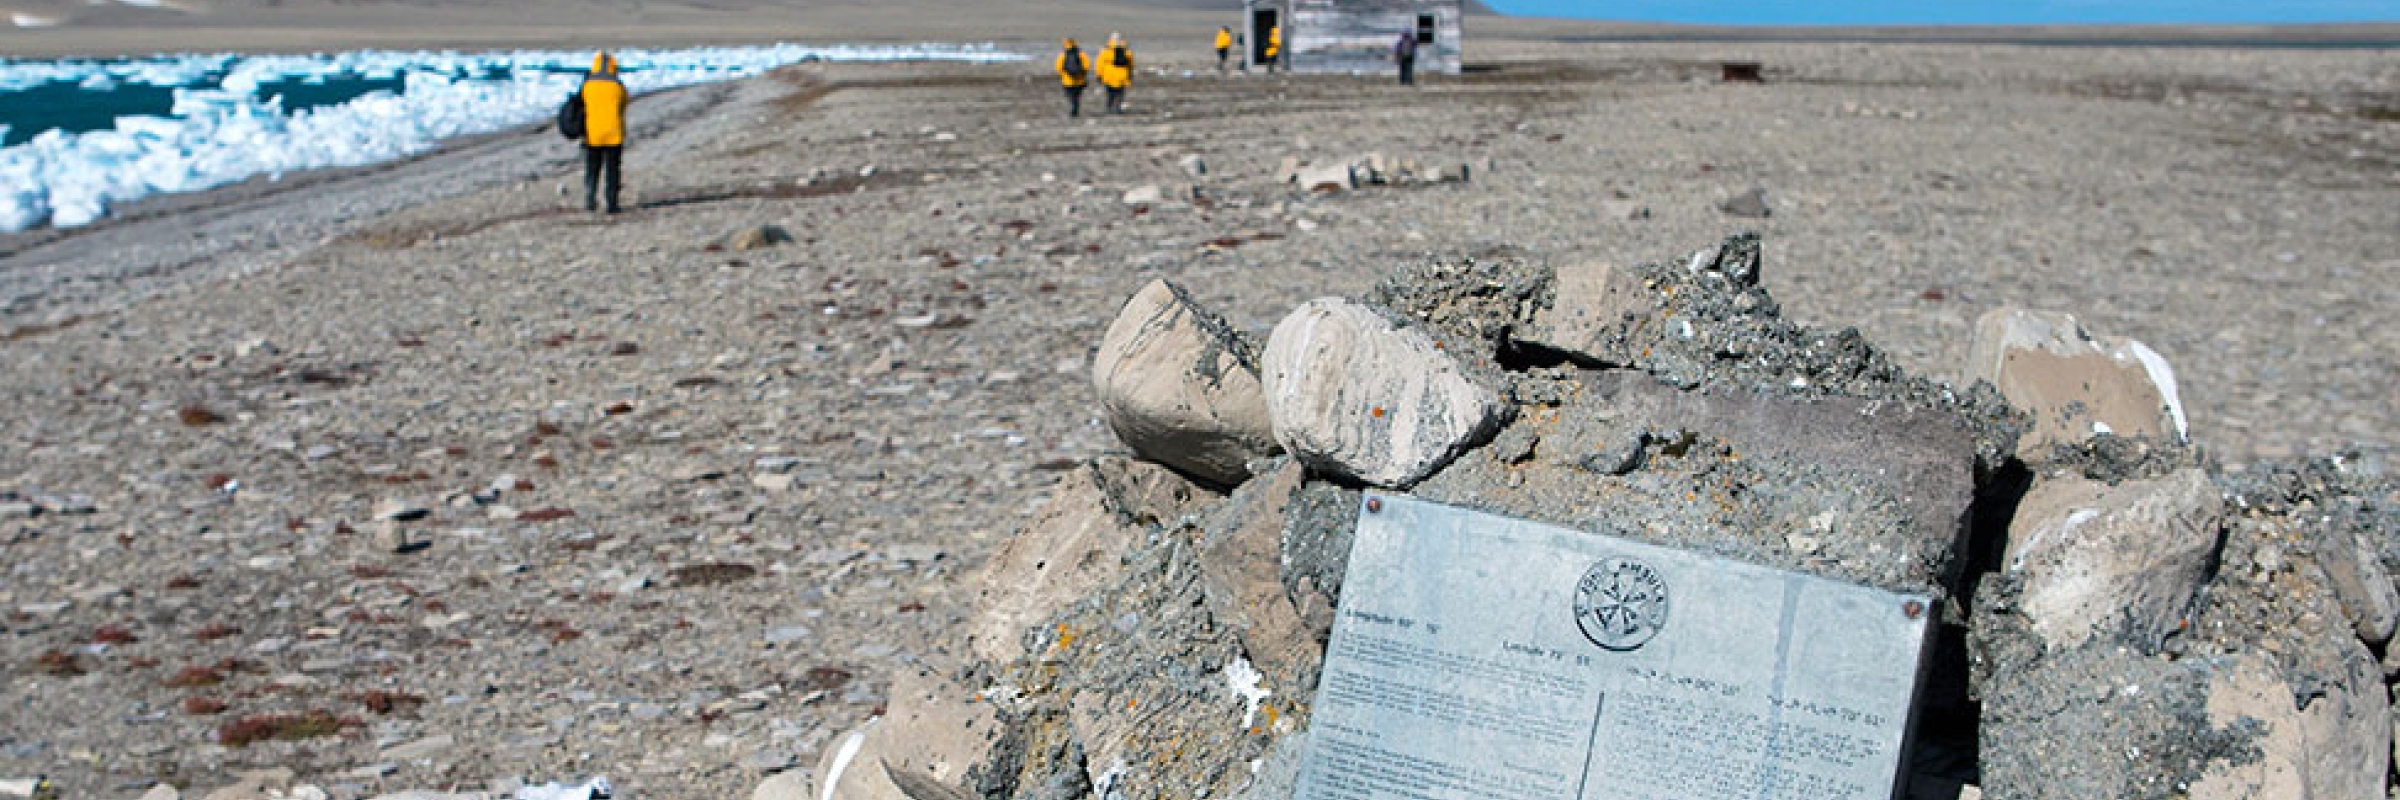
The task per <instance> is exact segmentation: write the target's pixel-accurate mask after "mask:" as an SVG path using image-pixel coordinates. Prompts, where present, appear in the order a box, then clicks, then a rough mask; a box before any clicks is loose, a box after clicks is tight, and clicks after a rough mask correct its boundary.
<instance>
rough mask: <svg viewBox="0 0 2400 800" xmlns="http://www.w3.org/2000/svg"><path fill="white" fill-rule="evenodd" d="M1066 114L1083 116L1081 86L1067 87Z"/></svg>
mask: <svg viewBox="0 0 2400 800" xmlns="http://www.w3.org/2000/svg"><path fill="white" fill-rule="evenodd" d="M1067 116H1070V117H1080V116H1083V87H1081V86H1069V87H1067Z"/></svg>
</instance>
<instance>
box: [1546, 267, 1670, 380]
mask: <svg viewBox="0 0 2400 800" xmlns="http://www.w3.org/2000/svg"><path fill="white" fill-rule="evenodd" d="M1551 287H1552V289H1551V300H1550V304H1549V305H1548V306H1545V307H1542V308H1540V309H1538V310H1536V311H1535V312H1534V315H1533V325H1532V326H1530V328H1529V329H1528V330H1526V331H1524V332H1521V333H1518V334H1516V336H1517V338H1518V340H1519V341H1522V342H1524V343H1527V344H1532V345H1537V346H1540V347H1544V348H1548V349H1551V350H1556V351H1558V352H1560V353H1564V354H1566V355H1567V356H1568V357H1569V358H1572V359H1574V360H1576V361H1578V362H1582V363H1586V364H1589V365H1593V366H1609V365H1614V366H1631V365H1633V364H1634V363H1636V362H1637V361H1638V360H1639V359H1640V358H1641V356H1642V354H1643V353H1644V352H1645V351H1647V350H1649V349H1650V347H1651V346H1652V344H1653V343H1655V342H1656V341H1657V340H1658V339H1659V337H1661V336H1664V335H1665V334H1666V330H1667V326H1666V323H1665V320H1663V319H1661V318H1660V314H1659V312H1660V311H1661V310H1662V309H1663V308H1664V304H1663V302H1662V298H1661V297H1660V296H1659V294H1658V292H1656V291H1655V290H1652V289H1651V288H1650V287H1648V286H1646V285H1645V284H1644V282H1643V281H1642V280H1641V279H1640V278H1639V277H1637V276H1636V275H1635V274H1633V272H1632V271H1631V270H1626V269H1621V268H1619V267H1617V266H1616V265H1614V264H1611V263H1609V262H1605V261H1589V260H1586V261H1577V262H1572V263H1569V264H1565V265H1562V266H1560V267H1558V270H1557V272H1556V277H1555V278H1554V280H1553V281H1552V283H1551Z"/></svg>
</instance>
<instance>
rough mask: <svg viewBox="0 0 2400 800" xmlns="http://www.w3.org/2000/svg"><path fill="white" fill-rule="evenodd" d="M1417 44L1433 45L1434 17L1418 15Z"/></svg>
mask: <svg viewBox="0 0 2400 800" xmlns="http://www.w3.org/2000/svg"><path fill="white" fill-rule="evenodd" d="M1417 44H1433V15H1432V14H1418V15H1417Z"/></svg>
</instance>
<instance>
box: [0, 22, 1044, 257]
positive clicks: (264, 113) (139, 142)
mask: <svg viewBox="0 0 2400 800" xmlns="http://www.w3.org/2000/svg"><path fill="white" fill-rule="evenodd" d="M616 55H617V57H618V62H619V63H620V65H621V70H622V80H623V81H624V82H625V87H626V88H627V89H628V90H630V91H632V92H634V93H636V94H640V93H643V92H653V91H658V90H661V89H669V88H674V87H678V86H688V85H692V84H697V83H708V82H713V81H722V80H730V79H734V78H744V77H749V76H752V75H757V74H759V73H762V72H765V71H767V70H770V69H774V68H776V67H780V66H784V65H787V64H794V63H799V62H804V61H935V60H939V61H968V62H978V63H988V62H998V61H1016V60H1022V59H1023V58H1024V56H1022V55H1018V54H1015V53H1009V52H1005V51H1001V50H997V49H994V48H992V47H991V46H989V45H984V46H957V45H934V44H927V45H915V46H874V47H867V46H846V45H836V46H826V47H808V46H800V45H792V44H778V45H771V46H759V47H703V48H691V49H683V50H627V51H624V52H621V53H617V54H616ZM591 57H592V54H591V53H590V52H589V51H533V50H520V51H513V52H491V53H456V52H440V53H433V52H395V51H357V52H348V53H337V54H331V55H310V56H253V57H244V56H235V55H227V54H217V55H184V56H162V57H158V58H153V59H143V60H135V61H119V62H99V61H39V62H35V61H11V60H0V92H10V91H19V90H23V89H27V88H30V87H34V86H39V85H43V84H46V83H51V82H58V81H65V82H73V83H76V84H78V85H88V86H94V87H98V86H113V85H117V84H124V83H133V84H144V85H149V86H163V87H173V88H174V98H175V100H174V108H173V110H172V112H170V113H171V116H168V117H157V116H124V117H118V118H117V123H116V127H115V128H114V129H112V130H95V131H87V132H84V133H75V134H71V133H66V132H63V131H59V130H55V129H54V130H50V131H45V132H43V133H40V134H37V135H35V136H34V137H33V138H32V139H31V140H29V141H26V142H24V143H21V144H17V145H14V146H11V147H7V148H4V149H0V232H13V231H20V230H24V229H26V228H30V227H33V226H35V225H39V224H42V223H43V222H45V221H46V222H48V223H49V224H50V225H52V226H54V227H59V228H72V227H77V226H82V225H88V224H91V223H92V222H93V221H96V220H98V219H100V218H101V217H103V216H105V215H106V214H107V212H108V207H109V206H110V205H111V204H116V203H124V202H127V201H131V200H134V199H137V198H141V197H146V196H149V195H152V194H159V193H165V192H188V191H197V190H201V189H208V188H213V187H217V186H223V185H225V184H229V183H235V182H238V181H241V180H244V179H247V178H250V177H251V176H254V175H269V176H276V177H280V176H281V175H282V174H283V173H285V172H288V171H295V170H303V169H313V168H318V167H350V166H361V165H366V164H374V163H379V162H383V161H390V160H393V159H397V158H402V157H405V156H410V155H415V154H417V153H422V152H425V151H427V150H430V149H432V148H433V147H434V146H435V145H436V144H438V143H440V142H441V140H443V139H446V138H449V137H453V136H460V135H466V134H475V133H488V132H491V131H496V130H500V129H503V128H508V127H512V126H516V125H524V124H529V123H533V122H537V121H540V120H543V119H547V118H548V117H549V115H550V114H552V113H553V112H555V111H556V110H557V108H558V105H559V103H560V102H562V101H564V100H565V99H566V97H567V95H569V94H571V93H573V92H574V91H575V88H576V86H577V85H578V84H579V83H580V81H581V72H580V70H582V69H583V68H584V67H586V66H588V65H589V64H590V63H591ZM219 75H221V76H222V79H221V80H218V81H217V85H216V87H215V88H194V87H195V86H199V85H205V84H206V83H207V82H208V81H210V79H212V78H214V77H216V76H219ZM329 76H343V77H362V78H398V79H400V80H401V81H402V82H403V87H404V91H403V92H402V93H400V94H398V95H394V94H392V93H390V92H386V91H376V92H369V93H367V94H364V95H361V96H359V97H357V98H355V99H353V100H351V101H349V102H346V103H342V104H339V105H332V106H323V107H318V108H311V109H306V110H301V111H297V112H287V111H285V110H284V108H283V103H282V97H281V96H279V95H278V96H269V97H260V96H258V92H259V89H260V87H261V86H262V85H265V84H269V83H273V82H277V81H286V80H298V81H302V82H307V83H321V82H323V81H324V80H325V79H326V78H327V77H329Z"/></svg>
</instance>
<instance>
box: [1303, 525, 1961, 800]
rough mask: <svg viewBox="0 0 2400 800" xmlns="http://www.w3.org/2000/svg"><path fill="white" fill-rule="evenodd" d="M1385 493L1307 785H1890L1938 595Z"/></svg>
mask: <svg viewBox="0 0 2400 800" xmlns="http://www.w3.org/2000/svg"><path fill="white" fill-rule="evenodd" d="M1372 499H1373V500H1374V501H1375V502H1372V503H1367V504H1363V506H1362V509H1361V511H1360V515H1359V524H1358V533H1357V537H1356V539H1355V540H1354V542H1353V544H1352V549H1351V555H1350V565H1349V572H1348V575H1347V576H1346V577H1345V578H1344V581H1343V591H1342V599H1341V607H1340V608H1339V609H1338V615H1337V617H1336V620H1335V623H1334V630H1333V638H1332V641H1331V643H1330V644H1329V646H1328V648H1327V651H1326V658H1325V667H1324V672H1323V675H1322V677H1321V678H1320V680H1319V683H1318V694H1317V701H1316V710H1315V714H1314V717H1313V721H1312V723H1311V728H1312V733H1311V734H1310V741H1309V750H1308V753H1307V755H1306V757H1305V758H1304V759H1303V762H1302V765H1301V770H1300V776H1299V783H1298V786H1297V787H1296V791H1295V798H1296V800H1477V799H1478V798H1497V799H1498V800H1556V799H1557V798H1572V799H1573V800H1685V798H1695V799H1697V800H1766V799H1768V798H1791V799H1792V800H1799V799H1800V798H1808V799H1809V800H1819V799H1820V798H1838V799H1841V800H1870V799H1871V800H1886V799H1888V798H1891V797H1893V796H1894V795H1895V793H1896V792H1897V790H1898V788H1899V786H1898V784H1899V781H1898V776H1899V769H1900V765H1901V764H1902V763H1903V762H1904V756H1905V745H1906V739H1907V732H1908V726H1909V725H1910V723H1911V722H1912V710H1913V708H1914V699H1915V692H1916V688H1917V683H1918V679H1919V677H1920V674H1921V667H1922V659H1923V655H1924V651H1925V642H1926V635H1927V632H1928V630H1929V627H1930V617H1931V616H1932V615H1931V613H1930V612H1929V608H1930V602H1929V601H1928V600H1927V599H1926V598H1924V597H1920V596H1916V595H1908V594H1902V593H1897V592H1890V591H1885V590H1882V589H1876V588H1871V587H1866V586H1858V585H1854V584H1849V583H1844V582H1841V581H1835V580H1831V579H1826V578H1818V577H1814V576H1809V575H1802V574H1799V573H1792V572H1785V571H1781V570H1775V569H1771V568H1767V567H1761V566H1757V565H1752V564H1746V563H1741V562H1736V561H1731V560H1727V559H1723V558H1718V557H1713V556H1706V555H1700V554H1696V553H1690V552H1685V551H1680V550H1674V549H1669V548H1662V547H1656V546H1652V545H1646V544H1641V543H1638V542H1633V541H1628V540H1625V539H1619V538H1615V537H1610V536H1605V535H1601V534H1595V533H1589V532H1584V531H1575V530H1569V529H1566V528H1560V527H1556V526H1551V525H1544V524H1540V523H1535V522H1530V521H1526V520H1520V519H1512V518H1508V517H1500V516H1495V515H1490V514H1484V513H1481V512H1475V511H1468V510H1464V509H1458V508H1452V507H1449V506H1444V505H1440V504H1436V503H1429V502H1425V501H1421V500H1415V499H1411V498H1406V497H1394V496H1377V497H1374V498H1372Z"/></svg>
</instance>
